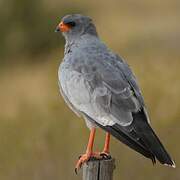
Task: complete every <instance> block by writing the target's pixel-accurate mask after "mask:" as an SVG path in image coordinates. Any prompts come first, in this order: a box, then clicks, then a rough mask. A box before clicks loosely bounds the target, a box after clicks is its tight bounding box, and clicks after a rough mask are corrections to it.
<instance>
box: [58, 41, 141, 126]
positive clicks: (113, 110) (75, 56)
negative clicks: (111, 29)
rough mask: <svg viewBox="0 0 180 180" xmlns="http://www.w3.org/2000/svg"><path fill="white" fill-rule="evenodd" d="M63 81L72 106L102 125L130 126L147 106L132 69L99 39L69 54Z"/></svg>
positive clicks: (60, 80) (64, 64)
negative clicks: (135, 115)
mask: <svg viewBox="0 0 180 180" xmlns="http://www.w3.org/2000/svg"><path fill="white" fill-rule="evenodd" d="M59 82H60V86H61V91H62V93H63V96H64V97H65V99H66V102H67V103H68V104H69V106H70V107H71V108H72V109H73V110H74V111H75V112H76V113H78V114H80V112H83V113H86V114H87V115H88V116H90V117H92V118H93V119H95V120H96V121H97V122H98V123H100V124H101V125H112V124H114V123H118V124H120V125H124V126H126V125H129V124H130V123H131V122H132V121H133V118H132V115H131V114H132V112H136V111H138V110H139V108H141V107H143V106H144V101H143V98H142V96H141V92H140V90H139V88H138V85H137V82H136V79H135V77H134V75H133V74H132V72H131V70H130V68H129V66H128V65H127V64H126V63H125V62H124V61H123V60H122V59H121V58H119V57H118V56H117V55H116V54H114V53H112V52H111V51H110V50H109V49H108V48H107V47H106V46H105V45H104V44H103V43H101V42H100V41H99V40H94V41H89V42H88V41H85V42H83V43H80V44H79V46H78V47H77V46H76V47H75V48H74V49H73V51H72V52H70V53H69V54H66V55H65V57H64V61H63V63H62V64H61V66H60V68H59Z"/></svg>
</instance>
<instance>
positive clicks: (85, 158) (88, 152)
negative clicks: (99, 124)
mask: <svg viewBox="0 0 180 180" xmlns="http://www.w3.org/2000/svg"><path fill="white" fill-rule="evenodd" d="M95 132H96V129H95V128H92V129H91V132H90V136H89V141H88V145H87V149H86V153H85V154H83V155H82V156H81V157H80V158H79V160H78V162H77V163H76V167H75V172H76V174H77V171H78V170H79V169H80V168H81V166H82V164H83V163H85V162H87V161H88V160H89V159H90V158H91V157H95V158H101V157H100V156H99V155H98V154H97V153H93V144H94V138H95Z"/></svg>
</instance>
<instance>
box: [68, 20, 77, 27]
mask: <svg viewBox="0 0 180 180" xmlns="http://www.w3.org/2000/svg"><path fill="white" fill-rule="evenodd" d="M66 24H67V25H69V26H71V27H74V26H75V25H76V23H75V22H74V21H69V22H67V23H66Z"/></svg>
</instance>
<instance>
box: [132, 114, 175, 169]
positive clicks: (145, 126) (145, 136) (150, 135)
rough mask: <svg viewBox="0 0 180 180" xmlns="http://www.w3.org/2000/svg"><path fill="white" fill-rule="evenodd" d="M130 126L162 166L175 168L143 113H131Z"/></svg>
mask: <svg viewBox="0 0 180 180" xmlns="http://www.w3.org/2000/svg"><path fill="white" fill-rule="evenodd" d="M132 115H133V120H134V121H133V123H132V126H133V128H134V129H135V131H136V133H137V135H138V136H139V137H140V139H141V140H142V141H143V143H144V145H145V146H146V148H147V149H148V150H149V151H150V152H151V153H152V154H153V155H154V156H155V157H156V158H157V159H158V160H159V161H160V162H161V163H162V164H164V165H168V166H171V167H175V163H174V162H173V160H172V159H171V157H170V155H169V154H168V153H167V151H166V150H165V148H164V146H163V145H162V143H161V142H160V140H159V138H158V137H157V136H156V134H155V132H154V131H153V129H152V128H151V127H150V125H149V123H148V122H147V120H146V119H145V118H146V115H145V113H144V111H140V112H138V113H133V114H132Z"/></svg>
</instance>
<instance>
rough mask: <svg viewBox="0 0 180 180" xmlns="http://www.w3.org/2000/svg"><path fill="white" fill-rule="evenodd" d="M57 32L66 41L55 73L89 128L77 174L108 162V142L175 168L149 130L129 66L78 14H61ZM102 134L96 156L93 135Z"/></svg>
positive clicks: (138, 90)
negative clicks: (98, 162) (114, 141)
mask: <svg viewBox="0 0 180 180" xmlns="http://www.w3.org/2000/svg"><path fill="white" fill-rule="evenodd" d="M55 31H56V32H61V33H62V35H63V36H64V38H65V49H64V58H63V60H62V62H61V64H60V66H59V69H58V83H59V89H60V92H61V95H62V97H63V98H64V100H65V102H66V103H67V105H68V106H69V107H70V109H71V110H72V111H74V112H75V113H76V114H77V115H78V116H79V117H83V118H84V120H85V122H86V125H87V127H88V128H89V129H90V135H89V141H88V144H87V149H86V152H85V153H84V154H83V155H81V156H80V158H79V160H78V161H77V163H76V166H75V171H76V172H77V171H78V170H79V169H80V168H81V167H82V165H83V164H84V163H86V162H87V161H89V160H90V159H91V158H97V159H98V158H101V157H104V158H106V157H110V137H111V135H112V136H114V137H115V138H116V139H117V140H119V141H120V142H122V143H124V144H125V145H127V146H129V147H130V148H132V149H133V150H135V151H137V152H138V153H140V154H142V155H143V156H144V157H146V158H149V159H150V160H152V163H153V164H155V163H156V160H158V161H159V162H160V163H161V164H164V165H167V166H170V167H175V163H174V161H173V160H172V158H171V157H170V155H169V154H168V152H167V151H166V149H165V147H164V146H163V144H162V143H161V141H160V140H159V138H158V136H157V135H156V134H155V132H154V130H153V129H152V127H151V124H150V120H149V116H148V113H147V108H146V105H145V102H144V98H143V96H142V92H141V90H140V88H139V85H138V82H137V79H136V77H135V75H134V74H133V72H132V70H131V68H130V66H129V65H128V64H127V62H126V61H125V60H124V59H122V58H121V57H120V56H119V55H118V54H116V53H114V52H113V51H112V50H110V49H109V48H108V47H107V46H106V45H105V43H103V42H102V41H101V39H100V38H99V35H98V33H97V30H96V27H95V25H94V23H93V20H92V19H91V18H90V17H89V16H84V15H81V14H68V15H65V16H64V17H63V18H62V19H61V21H60V23H59V24H58V26H57V27H56V30H55ZM98 128H100V129H103V130H104V131H105V132H106V136H105V143H104V148H103V151H102V152H94V150H93V145H94V139H95V133H96V130H97V129H98Z"/></svg>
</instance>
